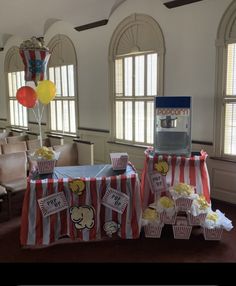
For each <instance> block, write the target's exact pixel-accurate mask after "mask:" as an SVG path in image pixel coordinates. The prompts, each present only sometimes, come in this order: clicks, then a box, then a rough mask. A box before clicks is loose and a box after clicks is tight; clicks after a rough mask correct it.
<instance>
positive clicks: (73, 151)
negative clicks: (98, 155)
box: [53, 140, 94, 166]
mask: <svg viewBox="0 0 236 286" xmlns="http://www.w3.org/2000/svg"><path fill="white" fill-rule="evenodd" d="M93 145H94V144H93V143H91V142H88V141H82V140H79V141H76V142H74V143H66V144H64V145H55V146H53V150H54V151H57V152H60V156H59V159H58V160H57V162H56V166H78V165H93V164H94V150H93Z"/></svg>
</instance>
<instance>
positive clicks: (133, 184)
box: [20, 171, 142, 246]
mask: <svg viewBox="0 0 236 286" xmlns="http://www.w3.org/2000/svg"><path fill="white" fill-rule="evenodd" d="M80 179H81V180H83V181H84V183H85V190H84V191H83V193H82V194H81V195H78V194H75V193H73V192H72V191H71V190H70V188H69V181H70V180H71V179H69V178H62V179H44V180H30V179H28V186H27V190H26V193H25V197H24V203H23V209H22V221H21V234H20V243H21V245H22V246H40V245H49V244H51V243H53V242H55V241H57V240H59V239H60V238H61V237H64V236H68V237H69V238H70V239H72V240H76V241H78V240H79V241H91V240H100V239H103V238H104V239H109V237H108V236H107V235H106V233H105V232H104V230H103V225H104V224H105V223H106V222H109V221H115V222H116V223H118V224H119V225H120V230H119V231H118V236H119V237H121V238H123V239H136V238H139V235H140V230H141V216H142V206H141V195H140V183H139V178H138V174H137V173H136V172H135V171H134V172H133V173H132V174H128V175H117V176H111V177H99V178H89V177H83V178H80ZM108 187H111V188H114V189H116V190H118V191H120V192H122V193H125V194H127V195H128V196H129V203H128V205H127V207H126V208H125V210H124V212H123V213H122V214H120V213H118V212H116V211H113V210H111V209H110V208H107V207H105V206H104V205H102V204H101V200H102V198H103V196H104V194H105V192H106V189H107V188H108ZM57 192H64V194H65V197H66V200H67V202H68V204H69V206H70V207H71V206H81V205H91V206H92V207H93V208H94V210H95V224H94V227H93V228H91V229H83V230H78V229H76V228H75V227H74V225H73V222H72V220H71V218H70V213H69V209H65V210H62V211H60V212H58V213H55V214H52V215H50V216H48V217H43V216H42V213H41V210H40V208H39V205H38V199H40V198H42V197H46V196H48V195H51V194H54V193H57Z"/></svg>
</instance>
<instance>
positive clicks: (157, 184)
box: [150, 172, 167, 193]
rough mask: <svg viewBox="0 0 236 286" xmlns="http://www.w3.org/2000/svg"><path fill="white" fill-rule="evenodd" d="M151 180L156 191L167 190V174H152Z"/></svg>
mask: <svg viewBox="0 0 236 286" xmlns="http://www.w3.org/2000/svg"><path fill="white" fill-rule="evenodd" d="M150 181H151V185H152V190H153V192H155V193H158V192H164V191H166V189H167V188H166V176H163V175H162V174H160V173H158V172H154V173H152V174H150Z"/></svg>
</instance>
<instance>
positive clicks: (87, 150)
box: [75, 140, 94, 165]
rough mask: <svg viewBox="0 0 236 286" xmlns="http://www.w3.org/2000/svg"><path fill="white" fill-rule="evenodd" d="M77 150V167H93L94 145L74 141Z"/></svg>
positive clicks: (88, 142) (82, 141) (87, 142)
mask: <svg viewBox="0 0 236 286" xmlns="http://www.w3.org/2000/svg"><path fill="white" fill-rule="evenodd" d="M75 142H76V145H77V150H78V165H94V143H92V142H90V141H84V140H75Z"/></svg>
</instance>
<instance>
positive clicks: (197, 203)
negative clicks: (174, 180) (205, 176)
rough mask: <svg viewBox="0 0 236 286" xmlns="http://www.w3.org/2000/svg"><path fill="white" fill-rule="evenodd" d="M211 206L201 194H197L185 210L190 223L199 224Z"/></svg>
mask: <svg viewBox="0 0 236 286" xmlns="http://www.w3.org/2000/svg"><path fill="white" fill-rule="evenodd" d="M210 209H211V206H210V204H209V203H208V202H207V201H206V198H205V197H204V196H203V195H197V197H196V198H195V199H194V200H193V203H192V205H191V208H190V210H189V211H188V212H187V215H188V221H189V224H190V225H201V224H202V223H203V222H204V221H205V219H206V216H207V213H208V212H209V211H210Z"/></svg>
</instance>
